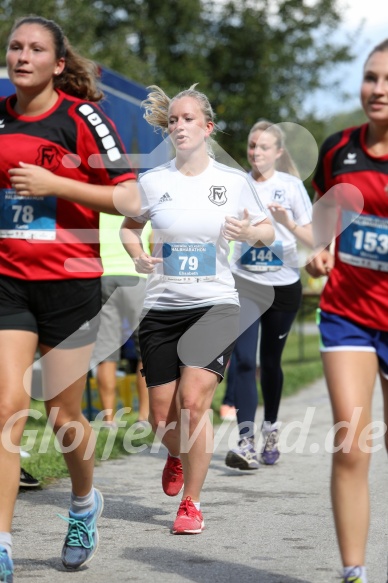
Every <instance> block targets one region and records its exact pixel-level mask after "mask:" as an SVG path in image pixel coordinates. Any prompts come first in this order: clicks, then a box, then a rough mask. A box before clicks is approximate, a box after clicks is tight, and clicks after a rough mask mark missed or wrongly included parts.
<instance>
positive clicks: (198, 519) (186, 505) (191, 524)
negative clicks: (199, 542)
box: [172, 496, 205, 534]
mask: <svg viewBox="0 0 388 583" xmlns="http://www.w3.org/2000/svg"><path fill="white" fill-rule="evenodd" d="M204 528H205V522H204V520H203V516H202V512H201V511H200V510H197V509H196V507H195V506H194V504H193V502H192V501H191V498H190V496H187V498H185V499H184V500H182V502H181V503H180V505H179V509H178V513H177V515H176V519H175V522H174V524H173V527H172V533H173V534H200V533H201V532H202V531H203V529H204Z"/></svg>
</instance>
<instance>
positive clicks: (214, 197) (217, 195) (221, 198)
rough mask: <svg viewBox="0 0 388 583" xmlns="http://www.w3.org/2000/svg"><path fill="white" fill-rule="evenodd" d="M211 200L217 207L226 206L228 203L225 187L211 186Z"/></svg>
mask: <svg viewBox="0 0 388 583" xmlns="http://www.w3.org/2000/svg"><path fill="white" fill-rule="evenodd" d="M209 200H210V202H212V203H213V204H216V205H217V206H222V205H223V204H225V203H226V201H227V198H226V188H225V186H211V187H210V194H209Z"/></svg>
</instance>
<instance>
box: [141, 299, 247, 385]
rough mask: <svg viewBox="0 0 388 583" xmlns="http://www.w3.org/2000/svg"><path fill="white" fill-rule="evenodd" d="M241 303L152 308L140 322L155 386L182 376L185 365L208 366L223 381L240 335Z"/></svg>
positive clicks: (145, 361) (149, 375)
mask: <svg viewBox="0 0 388 583" xmlns="http://www.w3.org/2000/svg"><path fill="white" fill-rule="evenodd" d="M239 312H240V308H239V306H236V305H235V304H222V305H214V306H206V307H201V308H193V309H185V310H168V311H162V310H149V311H148V312H146V313H145V314H143V317H142V320H141V322H140V329H139V340H140V352H141V355H142V361H143V371H144V372H143V374H144V376H145V378H146V382H147V386H148V387H154V386H158V385H164V384H166V383H169V382H172V381H174V380H176V379H177V378H179V377H180V369H181V367H184V366H189V367H195V368H204V369H207V370H210V371H212V372H214V373H216V374H217V375H218V376H219V380H220V381H221V380H222V379H223V377H224V373H225V368H226V365H227V363H228V361H229V358H230V355H231V354H232V350H233V347H234V344H235V341H236V339H237V336H238V327H239Z"/></svg>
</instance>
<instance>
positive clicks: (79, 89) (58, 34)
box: [10, 15, 104, 101]
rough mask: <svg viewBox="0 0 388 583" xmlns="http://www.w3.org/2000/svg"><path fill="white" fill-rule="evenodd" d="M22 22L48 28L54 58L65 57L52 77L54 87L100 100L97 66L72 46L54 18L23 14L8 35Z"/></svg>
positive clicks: (101, 93) (86, 98) (86, 97)
mask: <svg viewBox="0 0 388 583" xmlns="http://www.w3.org/2000/svg"><path fill="white" fill-rule="evenodd" d="M24 24H37V25H39V26H41V27H43V28H45V29H46V30H48V31H49V33H50V34H51V36H52V39H53V42H54V47H55V56H56V58H57V59H65V68H64V69H63V71H62V73H61V74H60V75H56V76H55V77H54V80H53V81H54V88H55V89H60V90H61V91H64V92H65V93H67V94H68V95H72V96H73V97H79V98H80V99H85V100H86V101H100V100H101V99H102V98H103V97H104V94H103V92H102V91H101V90H100V89H99V87H98V84H97V83H98V79H99V69H98V66H97V65H96V63H94V62H93V61H91V60H90V59H86V58H85V57H82V56H81V55H79V54H78V53H77V52H76V51H75V50H74V49H73V48H72V46H71V45H70V43H69V41H68V39H67V37H66V36H65V35H64V33H63V30H62V28H61V27H60V26H59V25H58V24H57V23H56V22H54V20H48V19H47V18H43V17H42V16H34V15H30V16H23V17H22V18H19V19H18V20H17V21H16V22H15V24H14V25H13V27H12V30H11V32H10V36H11V35H12V34H13V33H14V32H15V30H17V29H18V28H19V27H20V26H23V25H24Z"/></svg>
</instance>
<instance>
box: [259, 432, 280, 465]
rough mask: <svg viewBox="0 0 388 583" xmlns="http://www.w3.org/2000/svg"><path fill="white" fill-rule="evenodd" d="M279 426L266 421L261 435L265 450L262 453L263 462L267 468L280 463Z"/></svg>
mask: <svg viewBox="0 0 388 583" xmlns="http://www.w3.org/2000/svg"><path fill="white" fill-rule="evenodd" d="M278 428H279V424H278V423H277V422H276V423H271V422H270V421H264V423H263V427H262V429H261V433H262V436H263V443H264V445H263V449H262V451H261V462H262V463H263V464H265V465H267V466H273V465H274V464H276V463H277V462H278V461H279V457H280V451H279V449H278V442H279V430H278Z"/></svg>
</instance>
